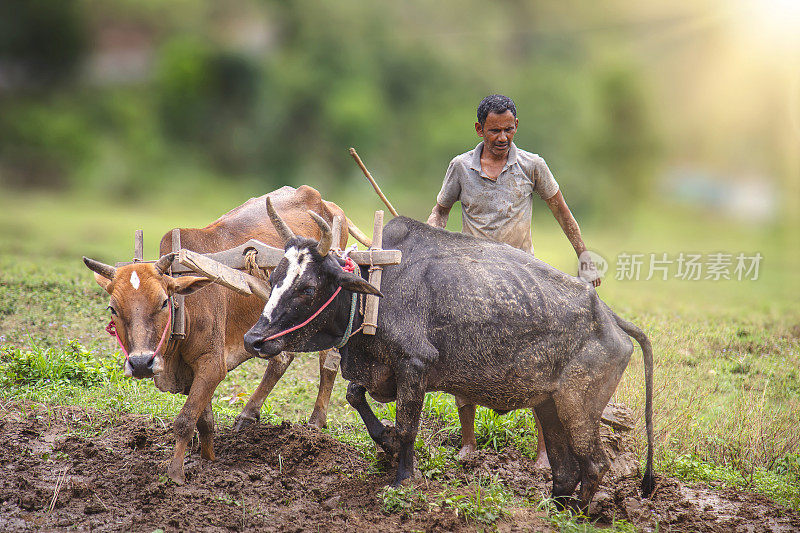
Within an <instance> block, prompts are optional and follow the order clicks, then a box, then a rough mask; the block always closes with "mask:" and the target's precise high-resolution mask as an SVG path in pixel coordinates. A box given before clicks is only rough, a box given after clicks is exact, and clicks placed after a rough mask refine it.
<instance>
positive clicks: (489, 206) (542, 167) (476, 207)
mask: <svg viewBox="0 0 800 533" xmlns="http://www.w3.org/2000/svg"><path fill="white" fill-rule="evenodd" d="M482 151H483V142H481V143H480V144H478V146H476V147H475V149H474V150H470V151H469V152H465V153H463V154H461V155H459V156H456V157H454V158H453V160H452V161H451V162H450V166H449V167H448V168H447V174H446V175H445V177H444V183H443V184H442V190H441V191H440V192H439V195H438V196H437V197H436V203H438V204H439V205H441V206H443V207H446V208H451V207H452V206H453V204H454V203H456V201H461V220H462V223H461V232H462V233H466V234H468V235H472V236H474V237H480V238H484V239H490V240H493V241H500V242H504V243H506V244H510V245H511V246H513V247H515V248H519V249H521V250H525V251H526V252H528V253H531V254H532V253H533V244H532V241H531V216H532V214H533V193H534V192H536V194H538V195H539V197H541V198H542V199H543V200H547V199H549V198H552V197H553V195H555V194H556V193H557V192H558V183H556V180H555V178H554V177H553V174H552V172H550V169H549V168H548V167H547V163H545V162H544V159H542V158H541V157H539V156H538V155H536V154H532V153H530V152H526V151H525V150H520V149H519V148H517V146H516V145H515V144H514V143H511V148H510V149H509V151H508V161H506V164H505V166H504V167H503V171H502V172H501V173H500V176H498V178H497V181H494V180H492V179H490V178H489V177H488V176H487V175H486V173H485V172H483V170H482V169H481V152H482Z"/></svg>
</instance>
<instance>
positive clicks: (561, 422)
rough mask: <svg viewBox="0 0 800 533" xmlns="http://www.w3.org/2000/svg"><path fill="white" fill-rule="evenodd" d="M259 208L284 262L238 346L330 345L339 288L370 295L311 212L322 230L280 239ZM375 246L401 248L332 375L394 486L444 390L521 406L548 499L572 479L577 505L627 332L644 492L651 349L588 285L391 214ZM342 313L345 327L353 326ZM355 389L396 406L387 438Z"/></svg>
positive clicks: (597, 462)
mask: <svg viewBox="0 0 800 533" xmlns="http://www.w3.org/2000/svg"><path fill="white" fill-rule="evenodd" d="M268 211H269V213H270V217H271V219H272V222H273V224H275V226H276V228H277V229H278V232H279V234H280V235H281V236H282V237H284V238H285V239H286V245H285V250H286V254H285V256H284V258H283V259H282V260H281V262H280V264H279V265H278V266H277V268H276V269H275V270H274V271H273V273H272V277H271V280H270V282H271V284H272V292H271V294H270V299H269V301H268V302H267V304H266V306H265V308H264V313H263V314H262V316H261V317H260V318H259V320H258V322H257V323H256V324H255V325H254V326H253V327H252V328H251V329H250V331H248V332H247V334H246V335H245V347H246V349H247V350H249V351H251V352H252V353H254V354H259V355H262V356H263V355H267V356H272V355H277V354H279V353H281V352H282V351H285V350H288V351H297V352H309V351H315V350H323V349H328V348H331V347H332V346H334V345H336V344H338V343H340V342H341V341H342V340H343V337H344V335H345V333H346V331H348V322H349V319H350V316H351V302H352V295H353V292H359V293H367V294H380V292H379V291H378V290H377V289H375V287H373V286H372V285H370V284H369V283H368V282H366V281H365V280H363V279H362V278H361V277H359V276H358V275H355V274H350V273H348V272H345V271H344V270H343V269H342V265H343V261H342V260H341V259H339V258H338V257H336V256H335V254H329V253H328V249H329V243H330V238H329V237H328V236H329V235H330V229H329V228H328V226H327V224H326V223H325V221H324V220H322V219H320V218H319V217H318V216H315V213H309V214H310V215H311V216H312V217H314V219H315V220H316V221H317V224H318V225H319V226H320V229H321V230H322V233H323V236H324V237H323V239H322V241H325V242H324V244H322V245H318V243H317V242H316V241H313V240H310V239H306V238H303V237H296V236H294V235H293V234H292V233H291V230H290V229H289V228H288V226H286V224H285V223H283V221H282V220H280V218H279V217H278V216H277V214H275V212H274V210H273V209H271V207H270V206H268ZM383 245H384V248H387V249H399V250H401V251H402V252H403V259H402V262H401V263H400V264H399V265H396V266H389V267H386V269H385V270H384V273H383V281H382V285H381V290H382V292H383V295H382V296H383V299H382V300H381V304H380V312H379V314H378V330H377V334H376V335H374V336H367V335H364V334H361V333H356V334H355V335H353V336H352V337H351V338H350V340H349V341H348V342H347V344H346V345H345V346H344V348H343V349H342V350H341V355H342V363H341V368H342V376H344V378H345V379H347V380H349V381H350V384H349V386H348V388H347V401H348V402H349V403H350V404H351V405H352V406H353V407H354V408H355V409H356V410H357V411H358V413H359V414H360V415H361V418H362V419H363V421H364V424H365V425H366V427H367V430H368V431H369V434H370V436H371V437H372V438H373V439H374V440H375V441H376V442H377V443H378V444H379V445H381V446H382V447H383V448H384V449H386V450H387V451H389V452H391V453H397V454H398V468H397V477H396V480H395V484H399V483H401V482H402V481H403V480H404V479H406V478H408V477H410V476H411V475H412V474H413V471H414V440H415V438H416V435H417V430H418V427H419V421H420V413H421V410H422V405H423V400H424V396H425V392H426V391H445V392H448V393H450V394H454V395H458V396H460V397H462V398H464V399H465V400H468V401H469V402H471V403H474V404H479V405H484V406H486V407H490V408H492V409H495V410H497V411H510V410H513V409H521V408H528V407H532V408H534V409H535V410H536V414H537V415H538V416H539V420H540V421H541V423H542V430H543V432H544V440H545V446H546V448H547V455H548V457H549V458H550V464H551V466H552V473H553V497H554V498H555V499H556V501H558V502H560V503H562V504H563V503H569V502H568V501H567V499H568V497H569V496H570V495H571V494H572V493H573V491H574V490H575V488H576V487H577V486H578V483H579V482H580V491H579V497H578V505H579V507H580V508H581V509H586V508H588V505H589V502H590V501H591V499H592V497H593V496H594V494H595V492H596V491H597V488H598V486H599V484H600V481H601V479H602V477H603V475H604V474H605V473H606V471H607V470H608V468H609V459H608V457H606V454H605V452H604V451H603V450H602V447H601V445H600V438H599V423H600V416H601V414H602V412H603V408H604V407H605V406H606V404H607V403H608V401H609V399H610V398H611V395H612V394H613V393H614V390H615V389H616V388H617V385H618V384H619V381H620V379H621V377H622V373H623V371H624V370H625V367H626V366H627V365H628V361H629V360H630V357H631V354H632V352H633V344H632V342H631V340H630V338H629V336H631V337H633V338H634V339H636V340H637V342H638V343H639V344H640V346H641V347H642V352H643V354H644V363H645V382H646V405H645V421H646V427H647V466H646V470H645V474H644V479H643V480H642V492H643V493H644V494H645V495H648V494H649V493H650V492H652V489H653V484H654V478H653V467H652V463H653V426H652V396H653V393H652V391H653V352H652V349H651V346H650V342H649V340H648V339H647V336H645V334H644V333H643V332H642V330H640V329H639V328H638V327H636V326H635V325H633V324H631V323H630V322H626V321H625V320H623V319H621V318H620V317H618V316H617V315H616V314H615V313H614V312H613V311H612V310H611V309H610V308H609V307H608V306H607V305H606V304H605V303H604V302H603V301H602V300H600V298H599V297H598V295H597V293H596V292H595V290H594V289H593V288H592V286H591V285H590V284H587V283H585V282H583V281H581V280H580V279H578V278H573V277H571V276H568V275H566V274H564V273H562V272H560V271H559V270H556V269H555V268H553V267H551V266H549V265H547V264H546V263H543V262H542V261H539V260H538V259H535V258H534V257H533V256H531V255H529V254H526V253H524V252H522V251H520V250H517V249H515V248H512V247H510V246H507V245H505V244H499V243H495V242H490V241H484V240H478V239H475V238H472V237H468V236H465V235H462V234H458V233H451V232H448V231H445V230H441V229H437V228H433V227H430V226H428V225H426V224H422V223H420V222H417V221H415V220H411V219H408V218H405V217H398V218H395V219H393V220H392V221H391V222H389V223H388V224H387V225H386V227H385V229H384V232H383ZM361 274H362V276H366V271H364V270H362V272H361ZM339 287H341V291H340V293H339V294H338V295H337V296H336V297H335V298H334V299H333V300H332V302H331V304H330V305H329V306H328V307H326V308H325V309H324V310H323V311H322V312H321V313H320V314H319V316H317V317H316V318H314V319H313V320H311V321H310V322H309V323H308V324H307V325H305V326H304V327H302V328H299V329H296V330H293V331H291V332H289V333H286V334H283V335H281V336H277V337H275V338H272V337H274V336H275V335H277V334H279V333H281V332H284V331H285V330H287V329H289V328H291V327H293V326H296V325H297V324H300V323H302V322H303V321H305V320H306V319H307V318H308V317H310V316H311V315H312V313H313V312H315V311H316V310H318V309H319V308H320V307H322V306H323V304H324V303H325V302H326V301H328V300H329V299H330V298H331V296H332V295H333V293H334V291H335V290H336V289H337V288H339ZM355 314H356V317H355V324H354V325H353V326H352V329H353V331H356V330H357V328H358V326H359V325H360V324H361V318H360V317H359V316H358V313H355ZM366 392H369V393H370V395H371V396H372V397H373V398H375V399H376V400H378V401H380V402H389V401H393V400H396V401H397V420H396V429H390V428H387V427H386V426H384V425H383V424H382V423H381V422H380V421H379V420H378V419H377V418H376V416H375V414H374V413H373V412H372V410H371V408H370V407H369V404H368V403H367V401H366V398H365V393H366Z"/></svg>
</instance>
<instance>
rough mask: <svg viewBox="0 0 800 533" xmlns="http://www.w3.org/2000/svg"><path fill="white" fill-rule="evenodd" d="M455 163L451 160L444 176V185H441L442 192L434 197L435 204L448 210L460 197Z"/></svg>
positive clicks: (459, 184) (459, 183)
mask: <svg viewBox="0 0 800 533" xmlns="http://www.w3.org/2000/svg"><path fill="white" fill-rule="evenodd" d="M456 168H457V163H456V160H455V159H453V160H452V161H450V166H449V167H447V173H446V174H445V176H444V183H442V190H441V191H439V195H438V196H437V197H436V203H437V204H439V205H441V206H442V207H446V208H450V207H453V204H454V203H456V201H457V200H458V199H459V197H460V196H461V182H460V180H459V177H458V175H459V173H458V172H457V171H456Z"/></svg>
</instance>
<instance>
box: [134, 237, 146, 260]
mask: <svg viewBox="0 0 800 533" xmlns="http://www.w3.org/2000/svg"><path fill="white" fill-rule="evenodd" d="M143 260H144V231H142V230H140V229H137V230H136V232H135V233H134V234H133V261H134V262H136V263H138V262H140V261H143Z"/></svg>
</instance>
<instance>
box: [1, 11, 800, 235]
mask: <svg viewBox="0 0 800 533" xmlns="http://www.w3.org/2000/svg"><path fill="white" fill-rule="evenodd" d="M792 9H793V8H792V7H791V4H790V3H789V2H786V1H785V0H766V1H765V2H761V3H756V2H754V1H751V0H735V1H732V2H731V1H723V0H702V1H700V2H694V1H693V2H688V1H686V0H680V1H678V2H666V1H658V2H650V3H648V5H647V6H643V5H641V3H639V2H633V1H630V0H614V1H612V2H603V3H602V4H600V5H598V4H597V3H596V2H589V1H584V0H578V1H570V2H563V3H558V5H553V4H552V2H541V1H522V0H508V1H503V2H496V3H493V4H492V5H491V6H487V5H486V3H485V2H477V1H474V0H467V1H459V2H455V1H442V2H438V3H436V4H435V5H431V4H430V3H427V2H422V1H419V0H417V1H410V2H403V3H388V2H373V3H364V2H357V1H353V0H340V1H337V2H311V1H308V0H299V1H294V2H278V1H270V0H225V1H219V0H215V1H209V0H169V1H167V0H146V1H141V0H136V1H133V0H103V1H100V0H6V1H4V2H3V3H2V4H1V5H0V187H2V189H0V190H1V191H2V192H3V193H6V194H14V193H18V192H20V191H23V192H26V193H30V192H32V191H33V192H46V193H52V192H54V191H55V192H59V193H65V192H68V193H71V194H77V195H82V196H86V195H88V196H98V197H103V198H116V199H124V200H125V201H126V202H141V203H147V202H149V201H153V200H157V199H159V198H164V197H169V198H175V195H185V194H187V193H186V191H187V189H191V193H190V194H189V196H183V198H191V199H197V198H198V197H207V198H200V200H204V199H208V198H210V199H211V200H212V201H213V199H215V198H220V196H219V195H220V194H222V197H223V198H225V199H226V201H227V200H228V199H235V198H239V199H240V200H243V199H245V198H247V197H249V196H251V195H258V194H263V193H264V192H266V191H269V190H273V189H275V188H278V187H280V186H282V185H284V184H292V185H298V184H301V183H308V184H311V185H313V186H315V187H317V188H318V189H320V190H321V191H322V192H323V194H324V195H325V196H326V197H330V198H333V199H335V200H339V201H343V199H344V198H352V199H354V198H356V197H357V196H358V197H362V198H364V199H365V200H364V201H369V202H370V203H374V202H372V200H373V199H374V198H371V197H370V194H371V193H370V191H369V189H368V188H366V187H365V183H364V182H363V178H362V177H361V176H360V174H359V172H358V170H357V168H356V167H355V165H354V164H353V162H352V161H351V160H350V158H349V157H348V155H347V148H348V147H349V146H355V147H356V148H357V149H358V150H359V152H360V154H361V155H362V157H363V158H364V159H365V161H366V162H367V164H368V166H369V167H370V168H371V169H372V170H373V172H374V174H375V175H376V176H377V177H379V178H380V181H381V183H382V185H383V186H384V188H385V189H386V191H387V192H388V193H390V197H391V198H392V199H393V200H394V201H395V203H397V204H398V206H399V207H400V210H401V212H404V213H406V214H408V215H410V216H414V217H416V218H423V219H424V217H426V216H427V212H428V210H429V209H430V205H429V204H432V203H433V201H434V198H435V194H436V192H437V191H438V188H439V187H440V185H441V179H442V177H443V174H444V170H445V169H446V167H447V163H448V162H449V160H450V158H452V157H453V156H454V155H455V154H458V153H461V152H463V151H465V150H467V149H470V148H471V147H473V146H474V145H475V144H476V143H477V138H476V137H475V134H474V131H473V127H472V124H473V122H474V120H475V118H474V113H475V107H476V105H477V103H478V101H479V100H480V99H481V98H482V97H483V96H484V95H486V94H489V93H492V92H500V93H504V94H508V95H510V96H512V97H513V98H514V99H515V101H516V103H517V107H518V110H519V118H520V129H519V132H518V134H517V141H518V144H519V145H520V146H521V147H524V148H526V149H529V150H531V151H534V152H537V153H539V154H541V155H543V156H544V157H545V158H546V159H547V161H548V163H549V164H550V166H551V168H552V169H553V171H554V173H555V175H556V177H557V179H558V180H559V182H560V183H561V185H562V190H563V191H564V194H565V196H566V198H567V200H568V202H569V204H570V206H571V207H572V208H573V210H574V211H575V212H576V213H577V215H578V217H579V221H581V222H584V223H589V224H593V223H594V222H602V223H604V224H624V223H625V222H626V220H627V216H626V214H625V213H626V212H627V211H629V210H630V208H631V207H632V206H636V205H642V204H645V205H646V204H647V203H648V202H651V201H659V200H663V199H665V198H666V199H668V200H669V199H672V200H676V201H679V202H688V203H690V204H695V205H697V206H698V207H700V208H708V207H711V208H714V209H718V210H719V211H720V212H722V213H725V212H727V213H728V214H733V215H734V216H736V217H740V218H741V217H744V218H750V219H753V220H755V221H756V222H759V223H775V222H776V221H781V220H782V221H785V220H786V218H787V217H789V218H790V219H791V218H792V217H794V216H796V212H797V205H798V204H797V196H798V195H799V193H798V191H800V189H798V179H797V174H798V153H797V152H798V141H799V140H800V119H798V113H800V111H798V99H800V94H798V93H799V92H800V84H798V69H797V64H798V59H799V58H800V56H798V49H800V46H798V42H797V40H798V39H797V36H796V35H794V33H795V31H794V30H796V29H797V26H793V27H792V26H789V27H788V28H787V27H785V26H786V24H787V23H788V24H790V25H791V23H792V22H794V23H796V22H798V18H797V13H796V12H794V13H792V11H791V10H792ZM787 13H789V15H792V14H793V16H794V17H795V18H794V19H791V18H790V19H789V20H790V21H792V22H789V21H787V20H786V17H788V16H789V15H787ZM223 190H224V191H225V192H221V191H223ZM731 191H733V192H731ZM736 191H739V192H740V194H739V193H737V192H736ZM753 191H755V192H753ZM737 194H738V196H737ZM734 197H735V198H734ZM740 197H741V198H740ZM736 198H739V199H740V200H741V199H742V198H743V201H740V202H739V203H737V200H736ZM234 202H235V200H234ZM235 203H238V202H235ZM235 203H232V204H230V205H229V206H228V207H232V206H233V205H235ZM343 203H344V205H346V204H347V202H346V201H343ZM740 204H742V205H744V207H742V205H740ZM223 210H224V209H223ZM220 212H222V211H220ZM217 214H218V213H217ZM212 218H213V217H212Z"/></svg>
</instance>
